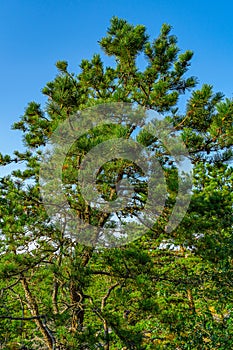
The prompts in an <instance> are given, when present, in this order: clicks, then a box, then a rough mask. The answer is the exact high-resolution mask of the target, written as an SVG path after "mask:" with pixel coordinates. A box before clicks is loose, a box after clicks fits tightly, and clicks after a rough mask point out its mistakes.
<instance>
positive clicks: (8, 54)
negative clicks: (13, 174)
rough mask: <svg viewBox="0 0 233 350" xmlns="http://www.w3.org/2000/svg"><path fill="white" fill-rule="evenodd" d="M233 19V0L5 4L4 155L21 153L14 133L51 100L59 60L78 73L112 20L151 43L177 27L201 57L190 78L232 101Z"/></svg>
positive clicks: (1, 58)
mask: <svg viewBox="0 0 233 350" xmlns="http://www.w3.org/2000/svg"><path fill="white" fill-rule="evenodd" d="M232 13H233V3H232V1H231V0H225V1H215V0H212V1H200V0H197V1H188V0H186V1H183V0H181V1H178V0H169V1H166V0H143V1H139V0H138V1H133V0H125V1H124V0H116V1H113V0H96V1H94V0H92V1H90V0H89V1H88V0H86V1H84V0H83V1H81V0H34V1H32V0H0V48H1V54H0V77H1V84H0V99H1V100H0V102H1V103H0V123H1V124H0V126H1V129H0V152H2V153H5V152H7V153H11V152H12V151H13V150H14V149H16V148H19V145H20V144H21V141H20V139H21V134H20V133H19V132H16V131H11V130H10V127H11V125H12V123H13V122H14V121H17V120H18V119H19V116H20V115H22V114H23V112H24V109H25V107H26V105H27V103H28V102H30V101H32V100H35V101H38V102H40V103H42V104H43V103H44V102H45V100H44V98H43V97H42V94H41V89H42V88H43V87H44V85H45V84H46V82H48V81H50V80H52V79H53V78H54V77H55V74H56V69H55V66H54V64H55V62H56V61H58V60H63V59H64V60H67V61H68V62H69V66H70V69H71V70H72V71H74V72H77V70H78V65H79V63H80V61H81V59H82V58H91V56H92V54H93V53H95V52H98V51H99V48H98V44H97V41H98V40H99V39H101V38H102V37H103V36H104V35H105V32H106V28H107V27H108V25H109V20H110V18H111V17H112V16H113V15H116V16H118V17H121V18H125V19H127V20H128V21H129V22H131V23H132V24H144V25H145V26H146V27H147V30H148V33H149V34H150V36H151V38H154V37H156V36H157V35H158V33H159V30H160V27H161V25H162V23H164V22H166V23H169V24H171V25H172V26H173V34H175V35H177V37H178V43H179V46H180V48H181V49H182V50H186V49H191V50H193V51H194V52H195V56H194V59H193V63H192V68H191V70H190V73H191V74H192V75H195V76H197V77H198V79H199V82H200V84H202V83H209V84H212V85H213V86H214V88H215V90H216V91H222V92H223V93H224V94H225V95H226V96H227V97H230V98H232V97H233V69H232V64H233V22H232V18H233V17H232Z"/></svg>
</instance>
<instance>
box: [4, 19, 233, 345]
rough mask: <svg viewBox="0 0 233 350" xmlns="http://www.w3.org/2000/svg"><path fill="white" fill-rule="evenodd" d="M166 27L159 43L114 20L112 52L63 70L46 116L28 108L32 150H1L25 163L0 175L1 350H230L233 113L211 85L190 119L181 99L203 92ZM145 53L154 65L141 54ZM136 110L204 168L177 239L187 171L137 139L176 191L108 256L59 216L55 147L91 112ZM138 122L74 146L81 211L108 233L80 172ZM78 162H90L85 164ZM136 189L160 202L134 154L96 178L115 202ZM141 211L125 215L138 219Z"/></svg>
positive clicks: (50, 86)
mask: <svg viewBox="0 0 233 350" xmlns="http://www.w3.org/2000/svg"><path fill="white" fill-rule="evenodd" d="M170 32H171V27H170V26H169V25H167V24H164V25H163V26H162V28H161V32H160V34H159V36H158V38H156V39H155V40H153V41H150V40H149V37H148V35H147V34H146V29H145V27H144V26H142V25H137V26H133V25H131V24H129V23H128V22H127V21H125V20H123V19H119V18H116V17H113V18H112V20H111V24H110V27H109V29H108V31H107V35H106V37H104V38H103V39H102V40H101V41H100V46H101V48H102V49H103V51H104V52H105V54H107V55H108V56H112V57H113V58H114V60H115V65H114V66H113V67H105V66H104V62H103V61H102V59H101V57H100V55H96V54H95V55H94V56H93V58H92V59H91V60H83V61H82V62H81V64H80V73H79V74H77V75H75V74H74V73H70V72H69V71H68V64H67V62H65V61H59V62H57V68H58V71H59V73H58V75H57V76H56V77H55V79H54V80H53V81H52V82H49V83H47V85H46V87H45V88H44V89H43V94H45V95H46V96H47V97H48V100H47V104H46V106H45V108H44V109H42V108H41V106H40V105H39V104H37V103H35V102H31V103H29V105H28V107H27V108H26V110H25V114H24V115H23V116H22V117H21V119H20V121H18V122H16V123H15V124H14V128H15V129H19V130H21V131H22V133H23V142H24V145H25V152H22V153H20V152H18V151H15V152H14V155H13V156H9V155H1V157H0V162H1V165H3V166H4V165H7V164H9V163H12V162H15V163H19V164H21V163H23V164H24V169H23V170H22V168H21V167H19V170H15V171H13V172H12V174H10V175H9V176H5V177H3V178H2V179H1V184H0V191H1V199H0V200H1V220H0V227H1V264H0V277H1V282H0V283H1V285H0V287H1V296H2V298H1V300H0V310H1V315H0V329H1V332H0V344H1V345H2V347H3V348H4V349H13V348H23V346H24V348H25V347H26V348H28V349H37V348H38V349H51V350H52V349H106V350H107V349H154V348H156V349H160V348H161V349H163V348H165V347H166V348H168V349H192V350H193V349H231V348H232V344H233V339H232V335H231V334H233V329H232V327H233V323H232V307H233V306H232V300H233V298H232V292H233V288H232V261H233V258H232V166H231V165H232V163H231V159H232V158H231V157H232V134H233V133H232V112H233V101H232V100H229V99H226V100H224V99H223V98H224V97H223V95H222V94H220V93H214V92H213V89H212V87H211V86H209V85H204V86H203V87H202V88H200V89H199V90H193V92H192V94H191V96H190V97H189V98H188V100H187V105H186V106H187V107H186V111H185V113H181V112H180V111H179V105H178V103H179V97H180V95H181V94H183V93H185V92H186V91H187V90H190V89H193V88H194V87H195V85H196V79H195V78H193V77H188V78H187V77H186V75H185V73H186V72H187V70H188V67H189V65H190V61H191V58H192V55H193V53H192V52H191V51H186V52H184V53H179V48H178V46H177V38H176V37H175V36H174V35H171V34H170ZM139 55H143V56H144V57H145V63H146V64H145V68H144V69H140V68H139V67H138V65H137V57H138V56H139ZM108 102H128V103H133V104H134V105H138V106H142V107H143V108H145V109H153V110H154V111H157V112H159V113H163V115H164V118H167V119H168V120H169V121H170V123H172V124H173V126H174V130H176V131H177V135H178V134H179V135H182V138H183V140H184V142H185V144H186V146H187V147H188V150H189V154H190V160H191V161H192V163H193V165H194V183H193V195H192V201H191V204H190V207H189V210H188V212H187V214H186V216H185V218H184V220H183V221H182V223H181V224H180V225H179V227H178V228H177V229H176V230H174V231H173V232H172V233H169V234H168V233H167V232H166V229H165V228H166V223H167V218H168V216H169V213H170V212H171V208H172V206H174V201H175V197H176V195H177V191H178V189H177V185H178V183H177V171H176V168H175V163H174V160H173V159H172V157H171V156H170V154H169V152H168V151H167V150H166V148H165V147H164V146H163V145H161V144H159V142H158V139H156V138H155V137H152V135H150V134H149V133H145V132H139V133H138V134H137V140H138V142H140V143H141V144H142V145H144V146H146V147H147V148H148V149H149V150H150V151H151V152H155V154H156V155H157V157H158V159H159V161H160V164H161V166H162V167H163V171H164V174H165V178H166V181H167V190H168V193H169V197H168V199H167V201H166V205H165V208H164V210H163V212H162V215H161V216H160V218H159V220H158V221H157V222H156V223H155V225H154V226H153V228H151V229H150V230H148V232H145V234H144V235H143V236H142V237H140V238H139V239H137V240H135V241H133V242H131V243H129V244H126V245H124V246H122V247H115V248H112V249H95V248H94V247H91V246H85V245H82V244H80V243H79V242H77V241H76V240H75V241H74V240H72V239H71V238H69V237H67V236H66V235H65V232H64V231H62V230H58V229H57V227H56V226H55V225H54V222H53V221H52V220H51V219H50V218H49V217H48V215H47V213H46V211H45V208H44V205H43V201H42V198H41V193H40V186H39V168H40V164H41V160H42V150H43V147H44V146H45V144H46V143H47V142H48V140H49V138H50V136H51V134H52V133H53V132H54V130H55V129H56V128H57V126H58V125H59V123H61V122H62V121H64V120H66V119H67V118H69V117H70V116H72V115H73V114H74V113H77V112H79V111H83V110H85V109H86V108H87V107H92V106H95V105H99V104H103V103H108ZM134 130H135V128H134V125H127V124H122V123H121V122H120V121H119V124H118V125H115V124H114V125H105V126H101V127H96V128H94V129H91V130H90V131H88V132H87V133H86V134H84V135H83V136H82V137H80V138H79V139H78V140H77V141H76V142H75V143H74V145H73V146H72V148H71V150H70V152H69V153H68V155H67V157H66V161H65V162H64V165H63V180H64V191H65V193H66V195H67V197H69V198H70V205H71V206H72V207H73V208H74V209H75V210H76V211H77V216H79V217H85V220H87V221H89V222H92V223H95V225H97V226H99V227H104V226H105V225H107V223H108V220H109V216H108V215H106V216H105V215H104V216H103V215H102V213H100V212H98V211H95V210H93V209H92V208H91V207H90V206H89V205H88V204H87V203H86V202H85V201H84V200H83V198H82V195H81V193H80V190H79V188H78V187H77V186H75V185H76V178H77V177H76V175H77V173H78V171H79V170H80V169H79V168H80V164H81V161H82V159H83V157H84V156H85V155H86V154H87V153H88V152H89V150H90V149H91V148H92V147H94V146H95V145H97V144H100V143H102V142H103V141H106V140H109V139H111V138H113V137H116V138H119V137H124V138H126V139H129V138H133V132H134ZM77 159H78V161H77ZM119 174H120V176H121V178H127V179H128V180H129V181H130V182H131V183H132V184H134V185H135V184H137V185H138V186H139V187H138V188H139V190H138V192H136V190H135V192H136V193H135V196H137V199H138V202H140V203H142V205H143V204H144V203H145V202H146V200H147V187H146V184H145V181H136V179H137V178H138V176H139V178H140V176H142V173H141V170H140V169H139V168H137V167H136V166H135V165H132V164H131V165H130V162H129V161H127V160H123V159H117V160H114V161H113V162H109V163H106V164H104V165H103V167H102V171H101V172H100V173H99V175H98V178H97V183H98V185H99V187H100V191H101V193H102V195H103V198H105V199H106V200H109V201H112V200H114V199H115V198H116V197H117V192H116V183H117V180H119ZM139 208H140V206H139V205H138V206H137V207H136V208H135V207H133V206H129V207H128V208H127V209H126V210H125V211H121V212H120V215H121V216H122V217H123V216H126V217H127V216H130V215H132V214H134V213H136V211H138V210H139Z"/></svg>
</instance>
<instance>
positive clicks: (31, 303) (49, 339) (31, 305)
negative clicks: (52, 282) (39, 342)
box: [21, 277, 55, 350]
mask: <svg viewBox="0 0 233 350" xmlns="http://www.w3.org/2000/svg"><path fill="white" fill-rule="evenodd" d="M21 283H22V286H23V289H24V293H25V297H26V300H27V305H28V309H29V310H30V312H31V314H32V316H34V317H36V318H35V323H36V325H37V327H38V328H39V330H40V332H41V333H42V335H43V338H44V341H45V344H46V346H47V347H48V349H49V350H54V343H55V342H54V338H53V336H52V334H51V333H50V332H49V330H48V328H47V327H46V325H45V324H44V323H43V322H42V319H41V317H40V314H39V310H38V306H37V303H36V300H35V299H34V297H33V295H32V293H31V291H30V289H29V286H28V283H27V280H26V278H25V277H23V278H22V280H21Z"/></svg>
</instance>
